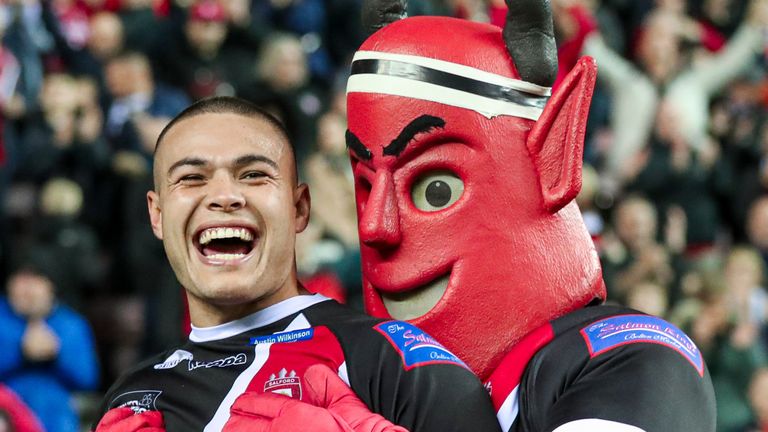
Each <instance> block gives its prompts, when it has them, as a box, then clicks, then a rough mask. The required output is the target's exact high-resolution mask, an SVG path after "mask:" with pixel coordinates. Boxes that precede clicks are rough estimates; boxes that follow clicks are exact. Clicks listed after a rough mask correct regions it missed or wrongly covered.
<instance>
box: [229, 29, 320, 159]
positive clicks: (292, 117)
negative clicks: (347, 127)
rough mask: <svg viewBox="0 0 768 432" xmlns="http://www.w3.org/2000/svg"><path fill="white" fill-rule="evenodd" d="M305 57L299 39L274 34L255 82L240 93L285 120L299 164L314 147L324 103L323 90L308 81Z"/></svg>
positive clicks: (267, 42)
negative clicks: (317, 125) (318, 121)
mask: <svg viewBox="0 0 768 432" xmlns="http://www.w3.org/2000/svg"><path fill="white" fill-rule="evenodd" d="M309 78H310V76H309V69H308V64H307V56H306V54H305V53H304V49H303V48H302V45H301V41H300V40H299V38H297V37H296V36H294V35H291V34H288V33H275V34H273V35H272V36H270V37H269V38H268V39H267V40H266V41H265V42H264V45H263V47H262V50H261V52H260V54H259V56H258V63H257V65H256V82H255V83H254V84H253V85H251V86H250V87H248V88H247V89H246V90H244V91H243V93H242V96H243V98H244V99H247V100H248V101H250V102H253V103H254V104H256V105H258V106H261V107H265V108H267V109H268V110H269V111H270V112H271V113H273V114H276V116H277V117H278V118H279V119H281V120H282V121H283V123H285V126H286V129H287V130H288V133H290V134H291V137H290V138H291V141H292V142H293V143H294V147H295V149H296V159H297V163H298V164H299V166H302V165H303V164H304V161H305V160H306V158H307V156H308V155H309V154H311V152H312V151H314V150H315V145H314V144H315V140H316V124H317V119H318V117H319V116H320V114H322V112H323V108H324V106H325V105H326V100H325V99H326V95H325V92H323V91H321V90H320V89H319V88H317V87H315V86H314V85H313V84H312V83H311V82H310V79H309Z"/></svg>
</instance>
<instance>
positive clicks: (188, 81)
mask: <svg viewBox="0 0 768 432" xmlns="http://www.w3.org/2000/svg"><path fill="white" fill-rule="evenodd" d="M227 20H228V17H227V11H226V9H225V8H224V6H222V5H221V3H219V2H218V1H217V0H198V1H196V2H195V3H194V4H192V6H191V7H190V8H189V11H188V12H187V17H186V21H185V22H184V26H183V31H182V32H181V33H178V34H174V35H172V36H171V40H170V41H167V42H166V43H165V44H163V46H162V48H161V49H159V50H157V51H156V52H155V56H156V58H155V59H154V60H155V64H156V66H157V67H156V68H155V70H156V71H157V73H158V78H159V80H161V81H163V82H166V83H168V84H171V85H173V86H175V87H177V88H180V89H183V90H184V91H185V92H186V93H187V95H188V96H189V97H190V98H192V99H193V100H197V99H201V98H204V97H207V96H215V95H229V96H231V95H234V94H237V93H239V92H240V91H241V89H242V88H244V86H246V85H247V83H248V82H250V81H251V80H252V73H251V70H252V69H251V65H253V52H252V51H249V50H248V49H243V48H242V47H239V46H237V45H235V46H230V45H225V44H224V42H225V41H226V38H227V35H228V33H229V27H228V21H227Z"/></svg>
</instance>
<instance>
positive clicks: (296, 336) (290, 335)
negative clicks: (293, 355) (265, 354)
mask: <svg viewBox="0 0 768 432" xmlns="http://www.w3.org/2000/svg"><path fill="white" fill-rule="evenodd" d="M314 335H315V329H314V328H306V329H300V330H293V331H289V332H280V333H273V334H271V335H266V336H257V337H252V338H251V345H260V344H275V343H287V342H299V341H305V340H310V339H312V338H313V337H314Z"/></svg>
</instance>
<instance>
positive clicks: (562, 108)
mask: <svg viewBox="0 0 768 432" xmlns="http://www.w3.org/2000/svg"><path fill="white" fill-rule="evenodd" d="M596 76H597V66H596V65H595V61H594V60H593V59H592V58H590V57H583V58H582V59H580V60H579V62H578V63H576V66H575V67H574V68H573V70H571V72H570V73H568V75H567V76H566V78H565V80H563V82H562V83H561V84H560V86H559V87H558V88H557V89H556V90H555V93H554V94H553V95H552V98H551V99H550V100H549V102H548V103H547V105H546V107H544V112H542V113H541V117H539V120H538V121H537V122H536V125H534V127H533V129H532V130H531V133H530V134H529V135H528V142H527V143H526V145H527V147H528V152H529V153H530V154H531V157H532V159H533V163H534V165H535V166H536V170H537V172H538V173H539V185H540V187H541V196H542V197H543V199H544V206H545V208H546V209H547V210H548V211H549V212H550V213H555V212H557V211H558V210H560V209H561V208H563V206H565V205H566V204H568V203H569V202H570V201H571V200H573V199H574V198H575V197H576V195H577V194H578V193H579V190H580V189H581V168H582V156H583V154H584V132H585V130H586V125H587V115H588V114H589V103H590V101H591V100H592V90H593V89H594V87H595V77H596Z"/></svg>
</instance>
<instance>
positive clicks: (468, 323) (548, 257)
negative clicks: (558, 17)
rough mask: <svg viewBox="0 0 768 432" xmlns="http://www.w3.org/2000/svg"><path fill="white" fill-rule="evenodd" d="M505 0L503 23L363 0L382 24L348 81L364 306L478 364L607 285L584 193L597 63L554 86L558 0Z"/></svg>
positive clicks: (585, 63)
mask: <svg viewBox="0 0 768 432" xmlns="http://www.w3.org/2000/svg"><path fill="white" fill-rule="evenodd" d="M384 1H385V3H386V1H388V0H384ZM392 1H395V0H392ZM510 7H511V8H510V16H509V17H508V19H507V21H508V25H507V27H506V28H505V29H504V31H503V36H502V30H501V29H498V28H495V27H492V26H490V25H485V24H479V23H473V22H469V21H462V20H457V19H452V18H441V17H413V18H405V19H392V18H399V17H400V15H403V14H402V11H403V7H402V5H399V4H398V3H386V4H381V3H378V4H367V5H366V6H365V7H364V19H365V17H366V16H368V17H373V18H374V19H373V20H370V19H369V23H368V24H367V25H368V26H370V27H373V28H379V27H381V28H380V29H378V31H376V32H375V33H374V34H373V35H372V36H371V37H369V38H368V39H367V40H366V41H365V43H363V45H362V46H361V48H360V49H359V50H358V52H357V53H356V54H355V57H354V60H353V63H352V75H351V77H350V80H349V84H348V88H347V102H348V116H349V130H348V132H347V145H348V147H349V150H350V155H351V159H352V167H353V170H354V175H355V190H356V197H357V212H358V222H359V233H360V243H361V245H360V246H361V253H362V261H363V269H362V270H363V283H364V296H365V303H366V308H367V310H368V312H369V313H371V314H372V315H374V316H378V317H391V318H396V319H401V320H408V321H409V322H412V323H414V324H416V325H418V326H419V327H421V328H422V329H424V330H426V331H427V332H429V333H430V334H432V335H433V336H435V337H436V338H437V339H439V340H440V341H441V342H442V343H443V344H444V345H445V346H446V347H448V348H449V349H451V351H453V352H454V353H455V354H457V355H458V356H459V357H461V358H462V359H464V360H465V361H466V362H467V364H468V365H469V366H470V367H471V368H472V370H473V371H475V373H477V374H478V375H479V376H480V377H481V378H486V377H487V376H488V375H489V374H490V372H491V371H492V370H493V368H494V367H495V366H496V364H497V363H498V362H499V361H500V360H501V358H502V357H503V355H504V354H505V353H506V352H507V351H508V350H509V349H510V348H511V347H512V346H513V345H514V344H515V343H516V342H517V341H518V340H520V338H522V337H523V336H524V335H525V334H527V333H528V332H529V331H531V330H533V329H534V328H536V327H538V326H540V325H542V324H544V323H545V322H546V321H548V320H551V319H554V318H556V317H558V316H560V315H562V314H565V313H567V312H569V311H571V310H574V309H577V308H580V307H583V306H585V305H587V304H589V303H590V302H593V301H595V300H596V299H602V298H604V296H605V287H604V284H603V281H602V277H601V272H600V265H599V261H598V257H597V254H596V252H595V249H594V246H593V244H592V241H591V239H590V236H589V234H588V233H587V230H586V228H585V226H584V224H583V222H582V219H581V215H580V213H579V210H578V208H577V207H576V204H575V203H574V202H573V199H574V197H575V196H576V194H577V193H578V191H579V189H580V187H581V168H582V152H583V139H584V128H585V123H586V118H587V111H588V108H589V102H590V100H591V96H592V89H593V86H594V81H595V74H596V69H595V65H594V62H593V61H592V60H591V59H586V58H585V59H582V60H581V61H580V62H579V63H578V64H577V66H576V67H575V69H574V70H573V71H572V72H571V73H570V75H569V76H568V78H567V79H565V80H564V82H563V83H562V85H561V86H560V87H558V89H557V90H556V91H555V92H554V93H552V91H551V89H550V88H549V87H548V86H549V85H551V82H552V81H553V80H554V77H555V75H556V50H555V45H554V39H553V38H552V22H551V14H550V12H549V4H548V2H547V1H545V0H544V1H542V0H536V1H533V0H530V1H529V0H514V1H512V2H511V4H510ZM389 21H394V22H391V23H389V24H388V25H386V26H383V25H382V24H385V23H387V22H389Z"/></svg>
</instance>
